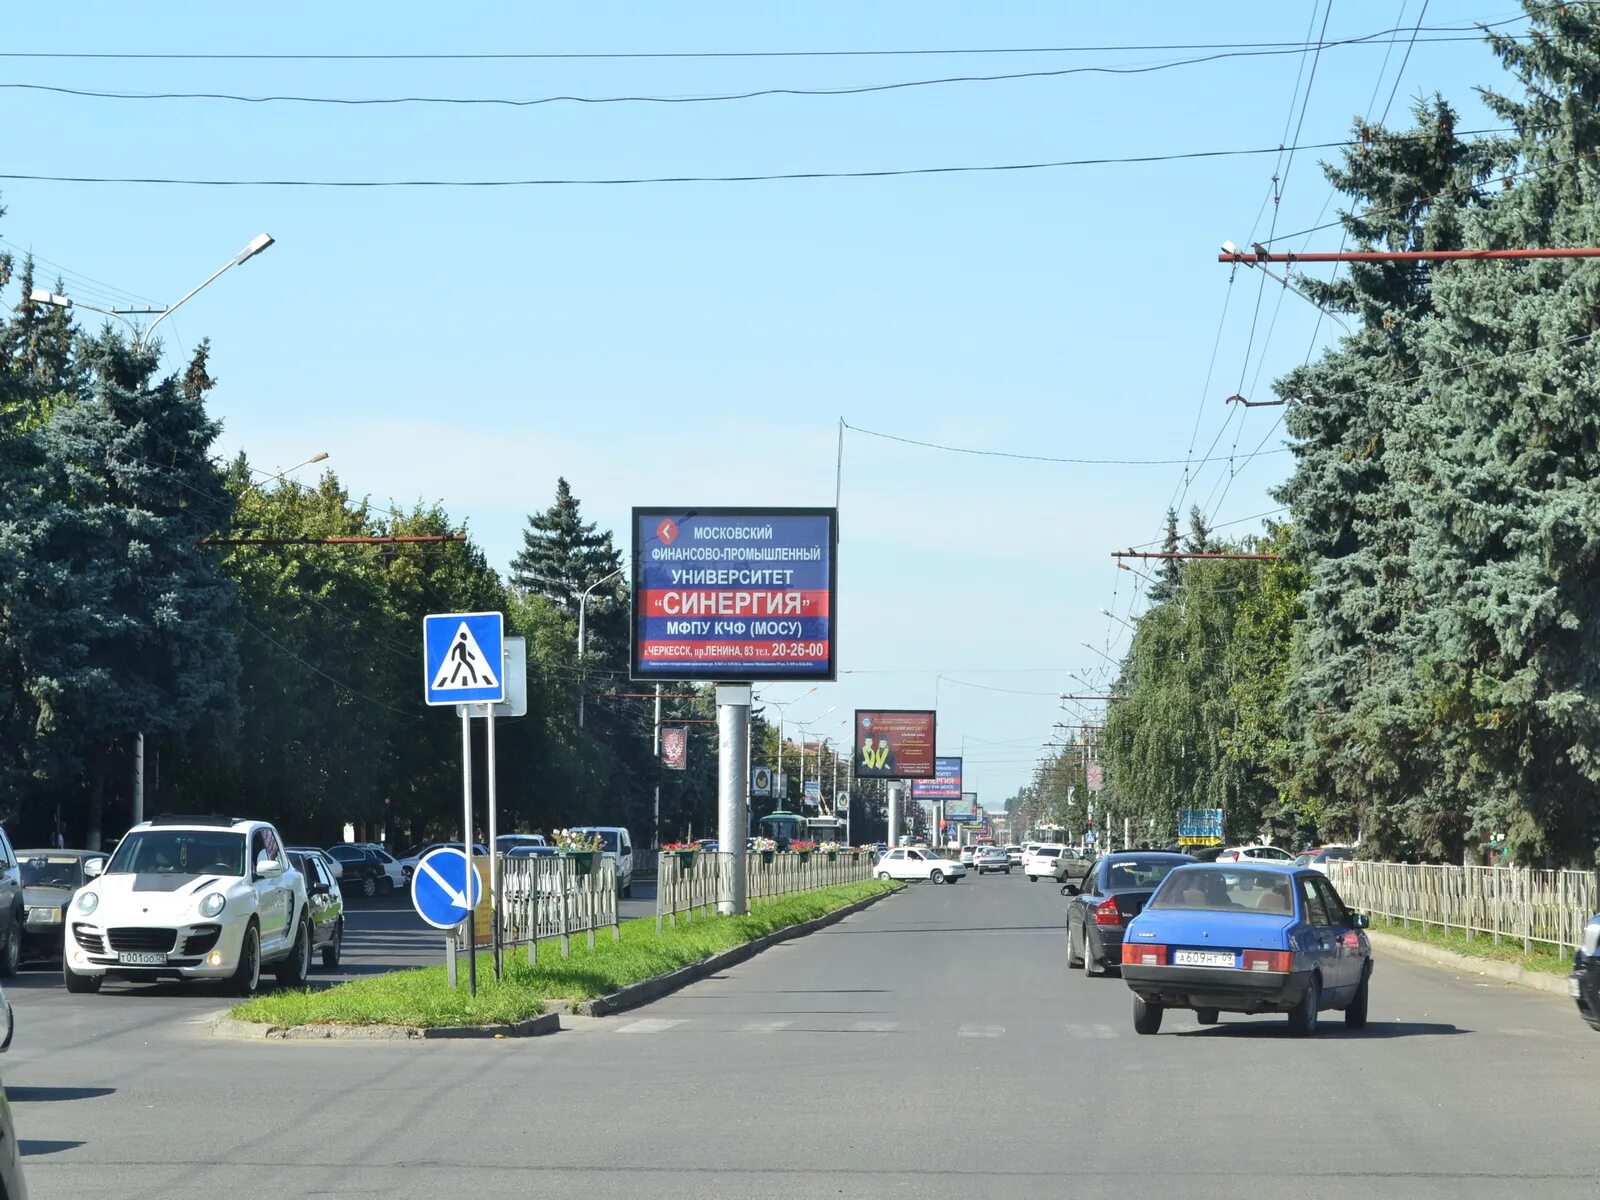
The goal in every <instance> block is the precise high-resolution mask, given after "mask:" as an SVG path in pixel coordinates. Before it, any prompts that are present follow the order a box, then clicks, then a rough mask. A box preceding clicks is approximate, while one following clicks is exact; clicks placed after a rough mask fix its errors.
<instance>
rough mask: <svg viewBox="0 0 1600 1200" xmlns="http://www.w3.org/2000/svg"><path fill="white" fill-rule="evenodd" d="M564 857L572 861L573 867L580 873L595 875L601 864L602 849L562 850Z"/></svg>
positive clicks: (561, 853)
mask: <svg viewBox="0 0 1600 1200" xmlns="http://www.w3.org/2000/svg"><path fill="white" fill-rule="evenodd" d="M559 853H560V855H561V857H562V858H566V859H570V860H571V861H572V869H573V870H574V871H576V872H577V873H578V874H579V875H593V874H594V869H595V868H596V867H597V866H599V865H600V851H598V850H562V851H559Z"/></svg>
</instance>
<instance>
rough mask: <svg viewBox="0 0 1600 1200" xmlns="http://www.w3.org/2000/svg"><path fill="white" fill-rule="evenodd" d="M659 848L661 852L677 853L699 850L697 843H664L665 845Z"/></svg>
mask: <svg viewBox="0 0 1600 1200" xmlns="http://www.w3.org/2000/svg"><path fill="white" fill-rule="evenodd" d="M661 848H662V849H663V850H677V851H683V850H694V851H698V850H699V849H700V843H699V842H665V843H663V844H662V847H661Z"/></svg>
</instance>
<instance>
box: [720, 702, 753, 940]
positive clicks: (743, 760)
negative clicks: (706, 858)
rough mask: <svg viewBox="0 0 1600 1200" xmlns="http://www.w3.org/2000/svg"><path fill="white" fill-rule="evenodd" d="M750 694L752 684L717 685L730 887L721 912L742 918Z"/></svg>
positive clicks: (723, 836)
mask: <svg viewBox="0 0 1600 1200" xmlns="http://www.w3.org/2000/svg"><path fill="white" fill-rule="evenodd" d="M750 693H751V687H750V685H749V684H748V683H722V684H718V685H717V851H718V853H719V855H721V856H724V857H723V858H722V861H724V862H726V863H727V864H728V884H727V887H726V889H725V890H724V891H723V894H722V895H721V896H719V897H718V899H717V911H718V912H720V913H723V914H724V915H734V916H742V915H743V914H744V913H746V912H748V911H749V907H750V906H749V902H748V895H747V891H746V888H745V874H744V860H745V854H744V843H745V838H746V836H747V835H748V832H749V821H748V819H747V817H746V813H747V811H748V805H749V796H750V754H749V750H750Z"/></svg>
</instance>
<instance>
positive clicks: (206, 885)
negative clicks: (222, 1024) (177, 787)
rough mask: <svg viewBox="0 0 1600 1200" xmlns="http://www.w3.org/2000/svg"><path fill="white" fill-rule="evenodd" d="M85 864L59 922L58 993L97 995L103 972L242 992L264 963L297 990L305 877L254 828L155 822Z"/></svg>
mask: <svg viewBox="0 0 1600 1200" xmlns="http://www.w3.org/2000/svg"><path fill="white" fill-rule="evenodd" d="M97 866H98V864H97V863H95V862H93V861H91V862H89V863H88V864H86V865H85V867H84V874H85V875H87V876H88V877H89V882H88V883H86V884H84V886H83V887H81V888H80V889H78V891H77V893H76V894H75V895H74V896H73V898H72V905H71V908H70V909H69V914H68V917H67V925H68V930H67V932H68V935H69V936H68V939H67V953H66V958H65V959H64V961H63V962H62V968H61V970H62V975H63V977H64V979H65V981H66V985H67V991H69V992H95V991H99V990H100V984H101V982H102V981H103V980H104V979H105V978H106V976H107V975H113V976H118V977H121V978H127V979H134V980H153V979H163V978H165V979H213V980H219V981H221V982H223V983H224V984H225V985H226V986H227V987H229V988H230V989H231V990H232V991H234V992H235V993H237V994H239V995H242V996H248V995H250V994H251V993H252V992H254V991H255V990H256V988H257V987H258V986H259V985H260V982H261V972H262V970H263V969H264V968H269V967H270V968H273V969H274V970H275V973H276V974H277V977H278V982H279V983H281V984H284V985H286V986H289V987H299V986H300V985H301V984H303V983H304V982H305V979H306V973H307V972H308V971H309V970H310V967H311V921H310V917H309V914H308V907H309V906H308V904H307V898H306V882H305V876H304V875H302V874H301V873H300V872H299V871H297V870H295V869H294V868H293V866H292V865H291V864H290V862H289V860H288V852H287V851H286V850H285V849H284V848H283V839H282V838H280V837H279V836H278V831H277V830H276V829H274V828H273V827H272V826H271V825H269V824H267V823H266V822H265V821H241V820H236V819H234V818H232V817H157V818H156V819H155V820H153V821H144V822H141V823H140V824H138V825H135V826H134V827H133V828H132V829H130V830H129V831H128V832H127V833H126V834H125V835H124V836H123V838H122V841H121V842H119V843H118V844H117V849H116V852H115V853H113V854H112V855H111V858H110V860H109V861H108V862H107V863H106V865H105V868H104V870H103V871H101V870H97V869H96V868H97Z"/></svg>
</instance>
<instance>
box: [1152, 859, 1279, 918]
mask: <svg viewBox="0 0 1600 1200" xmlns="http://www.w3.org/2000/svg"><path fill="white" fill-rule="evenodd" d="M1146 907H1148V908H1157V909H1160V908H1188V909H1200V910H1203V911H1206V912H1258V913H1269V914H1272V915H1274V916H1289V915H1291V914H1292V913H1293V912H1294V898H1293V891H1292V880H1291V877H1290V876H1288V875H1286V874H1284V873H1283V872H1282V871H1251V870H1227V869H1225V868H1209V869H1206V870H1197V871H1180V872H1178V873H1176V874H1174V875H1169V876H1168V877H1167V880H1166V882H1165V883H1163V884H1162V885H1161V890H1160V891H1158V892H1157V893H1156V894H1155V895H1154V896H1152V897H1151V898H1150V903H1149V904H1148V905H1147V906H1146Z"/></svg>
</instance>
